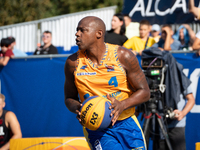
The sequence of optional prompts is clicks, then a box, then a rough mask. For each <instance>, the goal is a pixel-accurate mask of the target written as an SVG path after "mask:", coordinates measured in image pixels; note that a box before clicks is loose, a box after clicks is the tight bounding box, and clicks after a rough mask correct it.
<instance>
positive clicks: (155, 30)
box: [151, 24, 161, 43]
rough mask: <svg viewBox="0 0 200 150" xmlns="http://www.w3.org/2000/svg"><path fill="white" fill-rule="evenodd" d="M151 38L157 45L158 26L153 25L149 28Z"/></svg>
mask: <svg viewBox="0 0 200 150" xmlns="http://www.w3.org/2000/svg"><path fill="white" fill-rule="evenodd" d="M151 36H152V37H153V39H154V40H155V42H156V43H157V42H158V41H159V40H160V37H161V36H160V26H159V25H158V24H153V25H152V28H151Z"/></svg>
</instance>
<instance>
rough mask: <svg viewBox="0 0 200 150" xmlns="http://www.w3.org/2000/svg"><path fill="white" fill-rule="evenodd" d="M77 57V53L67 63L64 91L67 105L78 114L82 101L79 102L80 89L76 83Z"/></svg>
mask: <svg viewBox="0 0 200 150" xmlns="http://www.w3.org/2000/svg"><path fill="white" fill-rule="evenodd" d="M76 59H77V54H76V53H75V54H73V55H71V56H69V57H68V59H67V61H66V63H65V85H64V93H65V105H66V106H67V108H68V109H69V110H70V111H71V112H73V113H76V114H77V113H78V111H79V109H80V107H81V103H80V102H79V98H78V91H77V88H76V85H75V83H74V71H75V67H76Z"/></svg>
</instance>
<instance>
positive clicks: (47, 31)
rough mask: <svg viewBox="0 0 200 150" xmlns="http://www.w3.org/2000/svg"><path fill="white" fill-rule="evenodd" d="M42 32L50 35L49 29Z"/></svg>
mask: <svg viewBox="0 0 200 150" xmlns="http://www.w3.org/2000/svg"><path fill="white" fill-rule="evenodd" d="M43 33H50V34H51V35H52V33H51V31H49V30H46V31H44V32H43Z"/></svg>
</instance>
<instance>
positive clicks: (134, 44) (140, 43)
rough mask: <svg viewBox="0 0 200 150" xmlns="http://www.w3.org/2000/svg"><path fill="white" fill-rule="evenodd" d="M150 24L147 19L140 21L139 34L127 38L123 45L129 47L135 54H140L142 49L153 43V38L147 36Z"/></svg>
mask: <svg viewBox="0 0 200 150" xmlns="http://www.w3.org/2000/svg"><path fill="white" fill-rule="evenodd" d="M150 26H151V25H150V23H149V21H147V20H142V21H140V27H139V30H140V36H134V37H132V38H130V39H128V40H127V41H126V42H125V43H124V45H123V46H124V47H126V48H127V49H131V50H132V51H133V52H134V53H135V54H136V53H139V54H140V55H141V53H142V51H143V50H144V49H147V48H149V47H151V46H152V45H153V44H154V43H155V40H154V39H153V38H152V37H150V36H149V33H150V30H151V29H150Z"/></svg>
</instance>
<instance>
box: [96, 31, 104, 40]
mask: <svg viewBox="0 0 200 150" xmlns="http://www.w3.org/2000/svg"><path fill="white" fill-rule="evenodd" d="M96 36H97V39H100V38H101V37H102V36H103V31H102V30H99V31H98V32H96Z"/></svg>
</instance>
